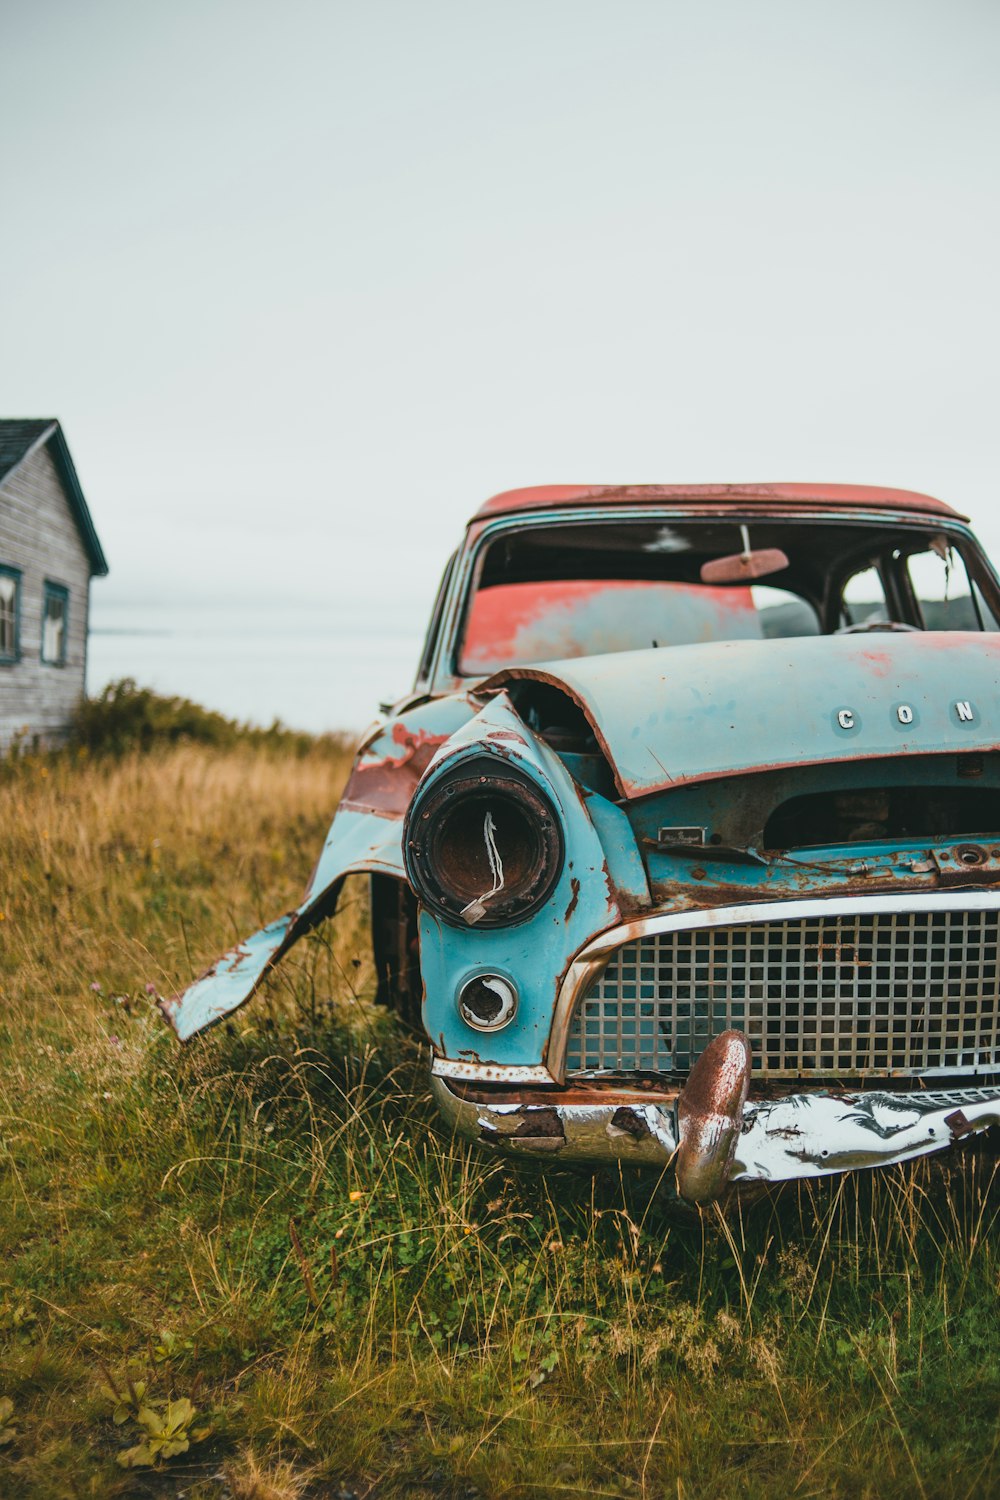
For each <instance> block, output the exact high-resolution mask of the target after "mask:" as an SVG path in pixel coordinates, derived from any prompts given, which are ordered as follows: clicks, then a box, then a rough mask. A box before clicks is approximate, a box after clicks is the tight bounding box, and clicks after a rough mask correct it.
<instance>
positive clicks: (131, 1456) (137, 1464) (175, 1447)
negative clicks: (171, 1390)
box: [118, 1396, 210, 1469]
mask: <svg viewBox="0 0 1000 1500" xmlns="http://www.w3.org/2000/svg"><path fill="white" fill-rule="evenodd" d="M196 1415H197V1412H196V1411H195V1408H194V1407H193V1406H192V1404H191V1402H190V1401H189V1400H188V1398H187V1397H186V1396H184V1397H182V1398H181V1400H179V1401H168V1402H167V1404H166V1407H165V1408H164V1409H163V1410H162V1411H157V1410H156V1407H155V1406H140V1407H139V1410H138V1411H137V1412H136V1414H135V1420H136V1422H137V1423H138V1424H139V1426H140V1427H141V1428H142V1429H143V1431H144V1432H145V1434H146V1436H145V1437H144V1438H143V1439H142V1441H141V1442H139V1443H136V1445H135V1447H134V1448H126V1449H125V1450H124V1452H122V1453H119V1455H118V1462H119V1463H120V1464H121V1466H122V1468H123V1469H138V1468H148V1467H151V1466H152V1465H153V1464H157V1463H159V1462H160V1460H161V1459H168V1458H176V1456H177V1454H178V1453H186V1452H187V1451H188V1449H189V1448H190V1446H191V1444H192V1443H200V1442H201V1441H202V1439H203V1438H206V1437H207V1436H208V1434H209V1430H210V1429H209V1428H208V1427H195V1428H192V1426H191V1423H192V1422H193V1421H194V1419H195V1416H196Z"/></svg>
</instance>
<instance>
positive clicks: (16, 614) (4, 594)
mask: <svg viewBox="0 0 1000 1500" xmlns="http://www.w3.org/2000/svg"><path fill="white" fill-rule="evenodd" d="M20 623H21V574H20V572H19V571H18V569H17V568H6V567H4V565H3V563H0V662H12V661H17V655H18V650H19V647H20V642H19V640H18V627H19V626H20Z"/></svg>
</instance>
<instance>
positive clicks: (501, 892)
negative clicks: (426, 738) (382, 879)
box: [403, 756, 563, 927]
mask: <svg viewBox="0 0 1000 1500" xmlns="http://www.w3.org/2000/svg"><path fill="white" fill-rule="evenodd" d="M403 849H404V856H405V860H406V873H407V875H408V877H409V879H410V883H411V885H412V886H413V888H414V890H415V891H416V892H417V895H418V896H419V897H420V899H421V901H422V902H423V903H424V905H425V906H428V907H429V908H430V909H431V911H433V912H436V913H437V915H438V916H440V917H444V919H445V921H447V922H452V923H454V924H455V925H456V926H465V925H470V926H480V927H504V926H509V925H511V924H512V923H515V922H523V921H525V920H526V919H527V918H528V917H530V916H531V915H532V914H533V913H534V912H536V911H537V910H538V908H539V907H540V906H542V905H543V904H544V903H545V902H546V901H547V900H548V898H549V897H550V896H551V894H552V891H553V889H554V887H555V884H556V882H557V880H558V879H559V876H560V874H561V872H562V864H563V837H562V831H561V829H560V826H559V819H558V817H557V815H556V811H555V808H554V807H553V805H552V803H551V802H550V800H549V798H548V796H547V795H546V793H545V792H544V791H543V790H542V789H541V787H540V786H538V785H537V783H536V782H534V781H533V780H532V779H531V778H530V777H529V776H526V775H525V774H524V773H523V772H522V771H519V770H517V769H516V768H515V767H513V766H510V765H508V764H507V763H506V762H504V761H499V760H498V759H495V758H494V757H492V756H491V757H482V758H480V759H476V760H472V761H468V760H467V761H464V762H463V763H462V764H461V765H458V766H455V767H454V769H453V770H445V771H444V772H443V773H442V774H441V775H440V776H438V777H436V778H435V779H434V780H433V781H432V782H431V783H430V785H429V786H427V787H426V788H425V790H423V791H422V792H421V793H419V795H418V796H417V798H416V800H415V801H414V803H413V805H412V807H411V808H410V811H409V813H408V815H407V820H406V827H405V829H404V832H403Z"/></svg>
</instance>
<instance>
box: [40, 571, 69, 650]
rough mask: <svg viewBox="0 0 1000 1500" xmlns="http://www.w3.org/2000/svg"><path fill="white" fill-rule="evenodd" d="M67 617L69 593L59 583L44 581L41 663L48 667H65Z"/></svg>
mask: <svg viewBox="0 0 1000 1500" xmlns="http://www.w3.org/2000/svg"><path fill="white" fill-rule="evenodd" d="M68 617H69V591H68V590H67V589H65V588H63V586H62V584H61V583H49V581H48V579H46V581H45V596H44V599H43V602H42V661H43V662H46V663H47V665H48V666H50V667H64V666H65V665H66V627H67V625H68V623H69V619H68Z"/></svg>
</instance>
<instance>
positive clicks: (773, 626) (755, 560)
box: [457, 518, 997, 676]
mask: <svg viewBox="0 0 1000 1500" xmlns="http://www.w3.org/2000/svg"><path fill="white" fill-rule="evenodd" d="M966 545H967V544H966ZM975 571H976V570H974V573H975ZM978 572H979V576H980V578H982V577H983V570H982V565H981V560H980V568H979V570H978ZM984 581H985V582H986V586H987V588H991V584H990V583H989V582H988V581H986V580H984ZM996 628H997V623H996V619H995V617H994V613H993V611H992V610H991V609H990V607H989V605H988V604H987V602H986V598H985V596H984V593H983V590H982V588H981V587H980V585H979V584H978V583H977V582H974V581H973V576H970V571H969V568H968V566H967V563H966V559H965V555H964V551H963V550H960V548H959V546H958V545H957V538H950V537H948V536H946V535H944V534H943V533H942V532H941V531H940V529H937V528H935V529H930V528H925V527H921V526H906V525H905V524H904V525H899V526H892V525H891V524H886V523H882V524H874V523H871V522H868V523H859V522H858V521H857V520H856V519H850V520H848V521H844V522H841V521H838V520H823V519H818V518H814V519H810V520H807V521H802V520H796V519H790V520H780V519H778V520H776V519H774V518H768V519H766V520H765V519H761V520H752V519H751V520H748V521H747V522H745V523H734V522H730V521H721V522H720V521H717V520H706V521H697V520H696V521H681V522H670V523H665V522H664V521H656V520H653V519H641V520H636V521H629V522H622V521H621V520H610V521H607V522H592V521H591V522H579V523H573V522H563V523H560V524H558V525H551V526H545V525H543V526H524V527H521V528H511V529H510V530H508V531H505V532H503V533H501V535H499V536H498V537H497V538H496V539H495V540H493V541H492V542H491V543H489V544H488V545H487V547H486V549H485V552H484V554H482V556H481V562H480V566H479V570H478V585H477V587H476V588H475V589H474V591H473V593H472V595H471V598H470V600H469V602H468V605H467V608H466V613H465V621H464V627H463V630H462V635H461V644H460V648H459V651H458V656H457V670H458V671H459V673H461V674H462V675H464V676H483V675H485V674H487V673H490V672H493V671H496V670H498V669H499V668H501V667H504V666H527V665H529V664H531V663H533V662H541V661H557V660H560V659H564V658H568V657H578V656H597V655H604V654H607V653H609V652H618V651H631V650H638V649H643V648H648V647H667V646H679V645H692V644H696V643H703V642H710V641H732V640H754V639H756V640H760V639H764V638H773V637H778V636H802V635H817V634H821V633H832V632H836V631H851V632H860V631H870V630H871V631H877V630H913V629H937V630H940V629H966V630H968V629H972V630H977V629H990V630H994V629H996Z"/></svg>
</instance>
